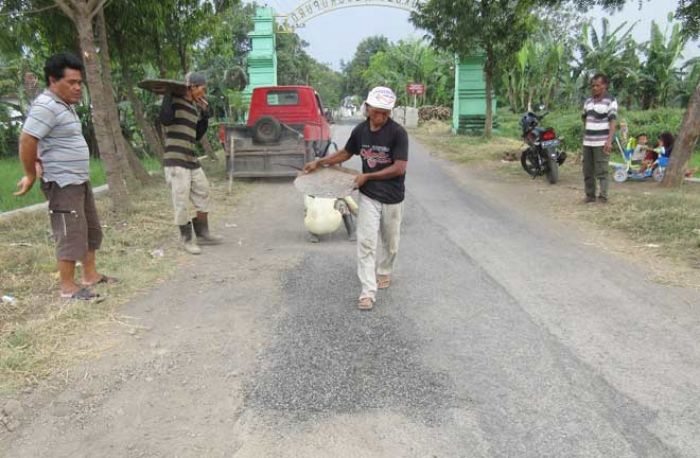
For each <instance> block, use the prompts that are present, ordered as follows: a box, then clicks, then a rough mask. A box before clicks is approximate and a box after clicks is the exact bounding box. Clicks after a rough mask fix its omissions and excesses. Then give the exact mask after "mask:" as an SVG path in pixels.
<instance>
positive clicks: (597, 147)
mask: <svg viewBox="0 0 700 458" xmlns="http://www.w3.org/2000/svg"><path fill="white" fill-rule="evenodd" d="M591 95H592V97H590V98H588V99H587V100H586V102H585V103H584V104H583V114H582V118H583V126H584V136H583V182H584V187H585V190H586V198H585V202H586V203H589V202H595V201H596V180H598V181H599V182H600V190H599V193H598V201H599V202H602V203H605V202H607V201H608V161H609V159H610V151H611V150H612V140H613V136H614V135H615V121H616V119H617V101H616V100H615V98H614V97H613V96H611V95H610V94H609V93H608V77H607V76H605V75H603V74H602V73H598V74H596V75H594V76H593V78H591Z"/></svg>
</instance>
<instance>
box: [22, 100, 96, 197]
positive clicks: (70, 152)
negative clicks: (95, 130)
mask: <svg viewBox="0 0 700 458" xmlns="http://www.w3.org/2000/svg"><path fill="white" fill-rule="evenodd" d="M22 131H23V132H25V133H27V134H29V135H31V136H32V137H34V138H36V139H38V140H39V145H38V155H39V160H41V164H42V166H43V167H44V174H43V176H42V180H43V181H46V182H50V181H55V182H56V183H58V185H59V186H60V187H64V186H67V185H70V184H82V183H85V182H86V181H88V180H89V179H90V150H89V149H88V145H87V142H86V141H85V137H83V131H82V125H81V124H80V118H79V117H78V114H77V113H76V112H75V109H74V108H73V106H72V105H70V104H68V103H66V102H64V101H63V100H61V98H60V97H58V96H57V95H56V94H54V93H53V92H51V91H50V90H48V89H46V90H45V91H44V92H43V93H41V94H40V95H39V96H38V97H37V98H36V99H35V100H34V103H32V106H31V108H30V110H29V114H28V115H27V120H26V121H24V126H22Z"/></svg>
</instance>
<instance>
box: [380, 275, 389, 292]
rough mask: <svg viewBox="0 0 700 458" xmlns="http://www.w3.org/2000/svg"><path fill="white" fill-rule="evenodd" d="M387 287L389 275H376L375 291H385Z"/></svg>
mask: <svg viewBox="0 0 700 458" xmlns="http://www.w3.org/2000/svg"><path fill="white" fill-rule="evenodd" d="M389 286H391V277H390V276H389V275H377V289H387V288H388V287H389Z"/></svg>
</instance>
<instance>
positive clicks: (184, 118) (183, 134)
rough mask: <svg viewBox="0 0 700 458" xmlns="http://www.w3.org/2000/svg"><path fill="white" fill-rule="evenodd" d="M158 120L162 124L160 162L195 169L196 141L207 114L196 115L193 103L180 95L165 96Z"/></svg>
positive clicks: (205, 126)
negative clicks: (163, 142) (163, 139)
mask: <svg viewBox="0 0 700 458" xmlns="http://www.w3.org/2000/svg"><path fill="white" fill-rule="evenodd" d="M160 121H161V123H162V124H163V125H164V126H165V155H164V156H163V165H164V166H178V167H185V168H188V169H196V168H199V167H200V165H199V161H198V159H197V156H196V154H195V150H196V142H197V140H199V139H200V138H201V137H202V136H203V135H204V133H205V132H206V130H207V127H208V126H209V117H208V116H207V113H202V114H201V117H200V114H199V112H198V110H197V107H196V106H195V104H194V103H192V102H190V101H188V100H185V99H184V98H182V97H178V96H171V95H166V96H165V97H164V98H163V105H162V106H161V110H160Z"/></svg>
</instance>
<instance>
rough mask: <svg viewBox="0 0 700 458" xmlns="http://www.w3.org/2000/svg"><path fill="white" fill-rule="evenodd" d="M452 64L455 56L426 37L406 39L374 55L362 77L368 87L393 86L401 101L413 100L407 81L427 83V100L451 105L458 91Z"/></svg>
mask: <svg viewBox="0 0 700 458" xmlns="http://www.w3.org/2000/svg"><path fill="white" fill-rule="evenodd" d="M452 66H453V58H452V56H450V55H448V54H446V53H439V52H437V51H435V50H434V49H433V48H431V47H429V46H428V45H427V44H426V43H425V42H424V41H422V40H415V39H414V40H407V41H403V40H402V41H399V42H398V43H396V44H390V45H389V46H388V47H387V48H386V49H385V50H384V51H380V52H378V53H376V54H375V55H374V56H372V57H371V58H370V61H369V66H368V67H367V69H366V70H365V71H364V72H363V73H362V78H363V80H364V82H365V85H366V86H367V87H373V86H388V87H391V88H393V89H394V90H395V91H396V93H397V96H398V98H399V103H400V104H406V105H408V104H410V103H411V102H410V100H409V96H408V94H406V92H405V91H404V88H405V87H406V84H408V83H423V84H425V85H426V93H425V94H424V95H423V96H422V100H421V101H422V103H423V104H429V105H450V104H451V103H452V94H453V93H454V72H453V70H452V68H451V67H452Z"/></svg>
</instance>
